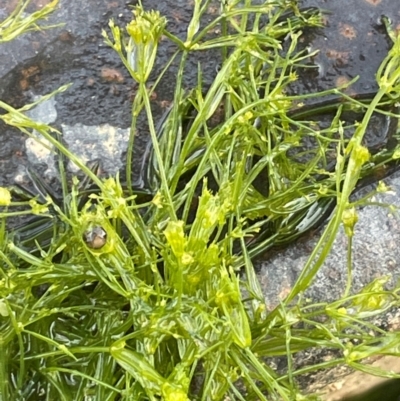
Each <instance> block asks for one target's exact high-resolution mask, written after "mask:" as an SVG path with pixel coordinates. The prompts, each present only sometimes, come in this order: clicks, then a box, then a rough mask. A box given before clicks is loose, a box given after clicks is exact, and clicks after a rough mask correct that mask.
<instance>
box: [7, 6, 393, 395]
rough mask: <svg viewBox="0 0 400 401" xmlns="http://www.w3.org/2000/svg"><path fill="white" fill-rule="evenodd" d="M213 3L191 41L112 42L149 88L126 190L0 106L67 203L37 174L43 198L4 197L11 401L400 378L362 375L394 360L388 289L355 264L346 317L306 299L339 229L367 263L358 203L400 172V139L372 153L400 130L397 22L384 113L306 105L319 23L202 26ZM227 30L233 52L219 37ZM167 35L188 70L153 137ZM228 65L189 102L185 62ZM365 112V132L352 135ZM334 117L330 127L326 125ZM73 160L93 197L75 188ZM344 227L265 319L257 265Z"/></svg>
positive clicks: (127, 37) (293, 391)
mask: <svg viewBox="0 0 400 401" xmlns="http://www.w3.org/2000/svg"><path fill="white" fill-rule="evenodd" d="M209 3H210V1H208V0H195V1H194V9H193V17H192V20H191V22H190V24H189V26H188V30H187V36H186V38H185V40H181V39H179V38H178V37H176V36H174V35H173V34H172V33H170V32H169V31H168V23H167V21H166V20H165V18H163V17H162V16H161V15H160V14H159V13H157V12H154V11H147V10H144V9H143V8H142V7H141V6H138V7H136V8H135V9H134V12H133V14H134V15H133V20H132V22H131V23H130V24H129V25H128V26H127V27H126V29H125V28H120V27H118V26H117V25H115V23H114V22H113V21H111V22H110V26H109V29H108V30H105V31H104V32H103V35H104V38H105V41H106V43H108V44H109V45H110V46H111V47H112V48H113V49H114V50H115V51H116V52H117V53H118V54H119V56H120V58H121V60H122V62H123V63H124V65H125V67H126V68H127V69H128V71H129V72H130V74H131V76H132V78H133V79H134V80H135V81H137V83H138V92H137V94H136V97H135V99H134V101H133V104H132V126H131V138H130V143H129V152H128V157H127V168H126V177H127V183H121V182H120V181H119V178H118V176H116V177H109V178H107V179H100V178H99V177H98V176H97V175H96V171H95V169H91V168H89V167H87V166H85V165H84V163H83V162H81V161H80V160H79V158H78V157H77V156H75V155H74V154H71V153H70V152H69V151H68V149H66V148H65V147H64V146H63V144H62V142H61V141H59V133H58V132H57V131H56V130H54V129H53V128H51V127H49V126H47V125H45V124H40V123H37V122H34V121H32V120H31V119H29V118H28V117H27V116H26V115H25V114H24V111H25V110H27V109H28V108H30V107H33V105H29V106H26V107H25V108H23V109H20V110H16V109H14V108H12V107H11V106H9V105H7V104H5V103H3V102H0V107H2V108H3V110H4V111H5V112H4V114H2V115H1V116H0V118H1V119H2V120H3V121H4V122H5V123H7V124H9V125H12V126H15V127H17V128H18V129H20V130H21V131H22V132H24V133H25V134H26V135H33V134H32V131H33V130H35V131H36V132H38V133H40V135H41V136H42V137H43V138H44V139H46V140H47V141H49V142H50V143H51V144H53V145H54V146H55V148H56V149H57V152H58V154H59V156H60V157H59V160H60V162H59V170H60V182H61V185H62V191H63V195H62V197H60V199H58V198H57V197H56V196H54V194H52V191H50V190H49V188H47V187H46V185H45V184H44V183H41V182H40V179H39V178H37V177H36V176H35V175H33V174H32V179H33V181H34V184H35V186H36V189H37V191H38V194H37V196H36V197H35V196H32V195H29V194H26V197H25V198H24V197H23V196H22V195H21V194H17V193H16V192H15V190H11V188H9V189H7V188H0V205H1V209H0V219H1V228H0V237H1V238H0V272H1V280H0V325H1V337H0V399H1V400H7V401H8V400H55V399H57V400H58V399H59V400H66V401H67V400H68V401H69V400H102V401H103V400H159V399H163V400H167V401H184V400H226V399H231V400H305V399H317V395H305V394H303V395H302V394H301V390H300V389H299V385H298V378H299V377H301V375H303V374H306V373H310V372H315V371H317V370H320V369H327V368H330V367H334V366H337V365H340V364H347V365H349V366H350V367H352V368H355V369H358V370H362V371H365V372H368V373H371V374H377V375H381V376H386V377H396V375H395V374H393V373H390V372H384V371H380V370H377V369H374V368H372V367H371V366H368V365H366V364H363V363H362V360H363V359H365V358H366V357H369V356H372V355H377V354H391V355H398V352H399V351H398V341H399V338H398V337H399V336H398V333H387V332H385V331H384V330H382V329H381V328H379V327H377V326H375V325H374V324H373V323H371V320H370V318H371V317H373V316H377V315H379V314H382V313H384V312H385V311H387V310H388V309H389V308H391V307H393V306H398V305H399V295H398V292H399V288H397V287H396V288H394V289H391V290H387V289H385V287H384V286H385V278H381V279H378V280H376V281H374V282H372V283H371V284H370V285H368V286H367V287H365V288H364V289H363V290H362V291H361V292H359V293H352V291H351V257H349V263H348V265H349V266H348V276H349V278H348V285H347V288H346V289H345V292H344V294H343V297H342V299H339V300H337V301H336V302H333V303H318V304H310V303H309V302H308V303H307V302H306V301H305V300H304V299H303V298H302V297H299V295H301V294H302V293H304V291H305V290H306V289H307V288H308V287H309V286H310V285H311V283H312V281H313V278H314V277H315V275H316V273H317V272H318V270H319V268H320V267H321V265H322V264H323V262H324V260H325V258H326V256H327V255H328V253H329V251H330V249H331V247H332V244H333V241H334V239H335V237H336V234H337V232H338V229H339V227H340V225H341V224H342V225H344V228H345V231H346V234H347V235H348V237H349V249H350V251H351V238H352V235H353V231H354V226H355V225H356V223H357V210H356V207H357V206H359V205H360V204H361V203H362V202H360V201H358V202H357V203H352V201H351V200H350V195H351V194H352V193H353V191H354V189H355V188H357V187H359V186H361V185H363V183H364V182H365V181H366V180H369V178H370V177H371V176H372V175H374V174H375V172H376V171H382V169H385V168H389V169H390V168H391V167H392V166H393V165H394V164H395V163H396V159H397V158H398V157H399V149H398V144H397V136H396V135H397V129H396V130H395V131H396V132H394V133H393V134H392V136H391V138H390V139H391V141H390V146H389V144H388V143H387V144H383V145H382V148H381V149H380V150H378V151H376V150H375V151H374V152H372V151H370V150H369V149H368V147H367V146H366V144H365V142H364V140H363V139H364V134H365V132H366V129H367V126H368V123H369V121H370V118H371V116H372V114H373V113H383V114H385V115H388V116H391V118H393V119H397V118H398V116H397V114H396V102H397V101H398V96H399V93H400V92H399V90H400V38H399V37H396V36H395V35H394V33H393V32H394V31H393V30H391V29H390V23H389V21H385V22H386V24H387V27H388V34H389V35H390V37H391V39H392V41H393V47H392V49H391V50H390V52H389V54H388V55H387V57H386V58H385V60H384V61H383V62H382V65H381V67H380V69H379V70H378V71H377V74H376V79H377V83H378V86H379V89H378V91H377V93H376V94H375V96H374V97H373V98H372V99H370V100H368V101H360V100H356V99H352V98H351V97H349V96H348V95H345V94H344V93H343V92H342V90H343V89H344V88H334V89H331V90H328V91H326V92H322V93H315V94H307V95H300V94H299V95H290V94H289V93H290V92H289V88H290V84H291V83H292V82H293V81H294V80H296V79H297V71H298V70H299V69H300V68H304V67H305V65H306V64H307V60H308V59H309V58H310V56H311V54H308V53H307V52H306V51H301V50H298V40H299V38H300V36H301V34H302V30H303V29H305V28H309V29H314V28H316V27H318V26H320V24H321V14H320V12H319V11H318V10H317V9H307V10H301V9H299V8H298V6H297V4H296V2H294V1H286V0H277V1H275V2H270V1H267V2H265V3H264V4H261V5H255V4H252V2H251V1H250V0H243V1H237V0H227V1H221V2H220V7H221V9H220V14H219V15H218V16H216V17H215V18H214V20H213V21H212V22H210V23H209V24H208V25H207V26H203V22H202V21H203V19H202V17H203V16H204V14H205V13H206V11H207V8H208V6H209ZM55 5H56V2H52V3H51V7H54V6H55ZM9 18H10V19H8V20H5V21H4V22H3V23H1V24H0V38H1V37H4V35H3V32H5V31H4V29H5V28H4V27H8V28H9V27H20V26H22V27H23V28H24V29H25V30H26V29H30V28H31V27H32V28H35V27H36V25H35V23H36V19H35V18H32V19H31V20H30V22H29V24H25V25H24V24H23V23H22V21H25V20H23V19H22V18H26V17H24V16H22V14H19V13H15V14H13V15H11V16H10V17H9ZM28 18H29V17H28ZM216 27H218V28H219V29H220V30H221V32H222V34H221V35H220V36H218V37H215V38H214V37H212V36H211V37H210V35H209V33H210V32H212V31H213V29H214V28H216ZM15 32H16V33H18V34H19V33H21V32H22V30H17V29H16V30H15ZM2 35H3V36H2ZM8 35H9V36H8V37H12V36H10V35H11V34H10V33H8ZM162 36H163V37H164V40H170V41H172V42H173V43H174V44H175V45H176V49H177V51H176V54H175V56H174V60H171V63H172V62H173V61H175V60H177V59H179V71H178V74H177V81H176V90H175V94H174V102H173V105H172V107H171V109H170V110H169V111H168V113H167V114H166V115H165V116H164V118H163V120H162V121H161V122H160V123H159V124H157V122H155V121H154V119H153V115H152V111H151V90H149V88H148V85H147V81H148V79H149V76H150V74H151V72H152V69H153V65H154V63H155V60H156V57H157V50H158V43H159V41H160V40H161V37H162ZM215 48H220V49H221V54H222V63H221V67H220V69H219V71H218V73H216V76H215V79H214V81H213V82H212V84H211V85H210V87H208V88H205V87H204V86H203V84H202V75H201V67H199V73H198V86H197V87H196V88H193V90H192V91H190V92H189V93H188V92H186V91H185V90H184V89H183V76H184V73H185V65H186V62H187V60H188V58H189V57H190V55H191V54H192V53H194V52H206V51H207V50H210V49H215ZM169 67H170V64H168V65H167V66H165V69H164V70H163V72H162V73H161V74H160V77H159V78H158V79H157V81H156V85H157V84H158V82H159V81H160V80H161V79H162V76H163V73H165V71H167V70H168V68H169ZM156 85H155V86H156ZM64 89H65V87H63V88H61V89H60V90H59V91H58V92H61V91H62V90H64ZM152 90H154V87H153V89H152ZM326 96H334V101H332V103H331V107H329V112H328V113H327V112H326V109H324V110H323V111H321V109H320V108H319V107H318V106H315V107H309V108H307V111H306V112H305V111H304V110H305V109H304V108H303V107H302V105H303V104H304V103H305V102H307V101H308V100H309V99H322V100H323V99H325V97H326ZM338 99H339V100H340V101H338ZM349 110H351V111H352V112H354V113H356V114H357V115H358V116H360V119H359V121H357V122H356V123H353V124H348V123H346V122H345V120H344V117H343V115H344V114H345V113H346V112H348V111H349ZM322 113H325V114H328V115H331V119H330V121H329V123H328V124H325V126H322V125H321V124H318V116H320V115H321V114H322ZM141 114H144V115H145V116H146V117H147V122H148V129H149V132H150V137H151V145H150V146H149V149H148V152H147V153H146V155H145V156H144V160H143V165H144V169H143V175H142V185H141V186H140V187H139V188H138V187H137V186H134V185H133V184H132V178H131V177H132V170H131V166H132V162H133V160H132V150H133V148H134V137H135V131H136V125H137V119H138V116H139V115H141ZM396 126H397V122H396ZM66 159H68V160H72V161H73V162H74V163H75V164H76V165H77V166H78V167H79V168H80V169H81V170H82V172H83V173H84V174H85V175H86V177H85V179H83V180H81V182H79V181H78V179H77V178H74V179H73V180H72V183H70V182H68V180H67V175H66V172H65V170H64V160H66ZM378 190H385V186H384V185H383V184H380V185H379V187H378ZM367 199H368V198H365V199H364V200H363V201H366V200H367ZM24 215H26V216H28V217H30V216H32V215H34V217H33V218H31V217H30V220H29V224H26V225H24V227H22V228H19V229H17V230H11V229H10V228H9V227H10V225H9V223H10V221H11V219H12V218H13V217H14V216H24ZM329 215H331V217H330V219H329V221H328V224H327V226H326V228H325V229H324V230H323V232H322V234H321V238H320V240H319V242H318V244H317V245H316V247H315V249H314V250H313V252H312V253H311V254H310V257H309V260H308V261H307V263H306V265H305V266H304V269H303V270H302V272H301V274H300V276H299V278H298V280H297V282H296V284H295V285H294V286H293V288H292V290H291V292H290V294H289V295H288V297H287V298H286V299H285V300H283V301H282V302H281V303H280V305H279V306H278V307H277V308H275V309H274V310H272V311H270V310H268V308H267V307H266V305H265V301H264V296H263V294H262V292H261V288H260V284H259V282H258V279H257V276H256V274H255V271H254V267H253V263H252V260H253V258H254V257H255V256H256V255H259V254H260V253H262V252H264V251H265V250H267V249H269V248H271V247H273V246H277V245H282V244H287V243H290V242H292V241H293V240H294V239H296V238H298V237H299V236H300V235H301V234H302V233H304V232H306V231H307V230H309V229H310V228H313V227H315V226H316V225H318V224H320V223H321V222H322V221H323V219H325V218H327V217H328V216H329ZM350 253H351V252H350ZM277 274H279V272H277ZM313 348H324V349H329V350H336V351H337V352H336V354H335V355H336V357H333V358H332V359H330V360H328V361H320V362H319V363H318V364H315V365H309V366H301V367H299V366H296V364H295V363H294V355H295V354H296V353H298V352H300V351H303V350H311V349H313ZM272 357H280V358H284V359H286V364H285V366H286V367H285V368H284V369H281V370H279V371H278V370H276V369H274V368H273V367H272V366H270V364H268V362H267V361H268V360H270V359H269V358H272ZM227 397H229V398H227Z"/></svg>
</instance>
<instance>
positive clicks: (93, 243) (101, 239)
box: [83, 226, 107, 249]
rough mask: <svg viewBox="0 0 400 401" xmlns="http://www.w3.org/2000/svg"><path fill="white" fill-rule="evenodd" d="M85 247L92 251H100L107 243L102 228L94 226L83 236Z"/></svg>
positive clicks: (105, 234)
mask: <svg viewBox="0 0 400 401" xmlns="http://www.w3.org/2000/svg"><path fill="white" fill-rule="evenodd" d="M83 239H84V241H85V242H86V245H87V246H88V247H89V248H92V249H100V248H102V247H103V246H104V245H105V243H106V242H107V232H106V231H105V230H104V228H103V227H100V226H94V227H92V228H90V229H89V230H87V231H85V233H84V234H83Z"/></svg>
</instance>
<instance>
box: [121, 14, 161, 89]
mask: <svg viewBox="0 0 400 401" xmlns="http://www.w3.org/2000/svg"><path fill="white" fill-rule="evenodd" d="M133 14H134V16H135V18H134V20H133V21H131V22H130V23H129V24H128V25H127V27H126V30H127V32H128V34H129V36H130V39H129V44H128V47H127V60H128V64H129V66H130V68H131V69H132V74H133V78H134V79H135V80H137V81H139V82H146V81H147V79H148V77H149V75H150V72H151V70H152V69H153V65H154V61H155V58H156V53H157V46H158V41H159V40H160V38H161V35H162V32H163V30H164V27H165V25H166V19H165V18H164V17H161V15H160V13H159V12H158V11H150V12H146V11H143V10H142V9H141V8H140V7H138V8H136V10H135V11H134V12H133Z"/></svg>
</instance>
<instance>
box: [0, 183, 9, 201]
mask: <svg viewBox="0 0 400 401" xmlns="http://www.w3.org/2000/svg"><path fill="white" fill-rule="evenodd" d="M10 203H11V193H10V191H9V190H8V189H7V188H3V187H0V206H8V205H9V204H10Z"/></svg>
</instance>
